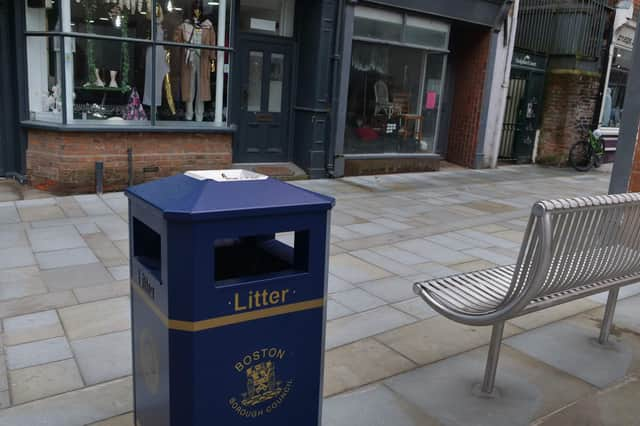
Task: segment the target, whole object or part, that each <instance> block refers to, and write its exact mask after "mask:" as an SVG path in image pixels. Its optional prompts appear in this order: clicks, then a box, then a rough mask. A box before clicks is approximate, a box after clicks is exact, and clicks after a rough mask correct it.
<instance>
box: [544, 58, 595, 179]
mask: <svg viewBox="0 0 640 426" xmlns="http://www.w3.org/2000/svg"><path fill="white" fill-rule="evenodd" d="M599 88H600V76H599V75H598V74H595V73H586V72H581V71H577V70H551V71H549V73H548V74H547V81H546V83H545V90H544V91H545V93H544V102H543V106H542V123H541V126H540V142H539V146H538V160H537V162H538V163H543V164H551V165H554V166H556V165H564V164H566V162H567V158H568V156H569V149H570V148H571V145H573V144H574V143H576V142H577V141H579V140H580V139H584V138H585V137H586V133H585V132H584V131H583V130H582V129H581V128H583V127H587V128H590V127H591V124H592V121H593V116H594V114H595V112H596V107H597V105H598V96H599Z"/></svg>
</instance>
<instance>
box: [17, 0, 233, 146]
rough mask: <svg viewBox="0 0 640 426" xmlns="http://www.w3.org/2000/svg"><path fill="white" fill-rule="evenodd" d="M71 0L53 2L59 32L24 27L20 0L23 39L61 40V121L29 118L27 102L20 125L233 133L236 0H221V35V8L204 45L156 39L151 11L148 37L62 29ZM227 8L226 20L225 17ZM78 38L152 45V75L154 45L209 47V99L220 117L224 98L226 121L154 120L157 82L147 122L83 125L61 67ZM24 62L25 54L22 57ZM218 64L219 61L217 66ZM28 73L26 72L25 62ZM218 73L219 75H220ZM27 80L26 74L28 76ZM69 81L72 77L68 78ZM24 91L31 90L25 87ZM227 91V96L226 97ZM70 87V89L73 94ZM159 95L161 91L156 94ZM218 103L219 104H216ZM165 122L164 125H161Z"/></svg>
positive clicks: (154, 0)
mask: <svg viewBox="0 0 640 426" xmlns="http://www.w3.org/2000/svg"><path fill="white" fill-rule="evenodd" d="M71 1H72V0H68V3H67V2H65V1H63V0H58V1H57V2H55V8H56V9H57V12H58V16H59V17H60V29H61V30H59V31H31V30H28V29H27V16H26V15H27V14H26V7H27V2H26V0H25V1H24V2H21V3H22V5H23V7H22V9H21V14H22V15H21V16H22V18H23V28H24V31H23V33H22V39H23V40H27V38H28V37H43V38H51V39H52V40H58V41H59V43H60V52H59V55H60V56H61V58H62V62H63V66H62V67H61V75H60V76H58V79H59V82H60V83H59V84H60V92H61V103H62V120H61V122H48V121H43V120H31V118H30V117H31V114H30V111H31V110H30V108H31V105H29V102H27V103H26V104H27V105H26V109H27V111H26V117H28V119H27V120H23V121H22V123H21V124H23V125H25V126H26V127H33V128H55V129H60V130H72V131H106V132H140V131H144V132H166V131H168V130H170V131H178V132H191V131H197V132H207V133H208V132H216V133H217V132H221V133H228V132H233V131H235V129H236V126H235V125H233V124H232V123H231V119H230V118H231V117H230V115H231V111H232V106H231V100H232V99H233V96H231V95H232V94H231V90H232V87H233V84H232V75H233V74H232V72H231V70H232V69H233V63H234V54H235V51H236V50H235V46H234V44H235V25H234V22H235V21H234V18H235V13H236V1H235V0H221V1H220V5H219V7H221V6H222V5H224V21H225V25H224V36H225V37H222V38H220V37H218V35H219V25H218V24H219V22H220V12H221V9H220V8H219V9H218V22H216V23H214V24H215V25H216V39H217V40H216V44H215V45H213V46H212V45H203V44H192V43H179V42H174V41H170V40H156V28H157V27H156V20H157V17H156V14H155V13H152V14H151V20H150V25H151V34H150V38H148V39H146V38H135V37H122V36H111V35H103V34H91V33H85V32H76V31H64V29H65V28H71V23H72V22H71V4H70V2H71ZM160 1H161V0H151V10H156V6H157V5H158V4H159V2H160ZM65 4H68V5H69V8H68V10H66V11H65V10H64V9H63V5H65ZM227 11H228V16H229V19H228V20H227ZM77 39H85V40H103V41H112V42H119V43H129V44H130V45H131V46H134V45H138V46H147V47H151V48H152V49H151V55H152V61H151V72H152V74H151V75H152V76H155V75H156V71H157V70H156V54H157V52H156V49H155V47H156V46H166V47H184V48H194V46H195V47H197V48H198V49H203V50H211V51H214V52H215V53H216V57H217V58H216V59H217V60H216V62H217V64H218V66H217V68H216V69H217V70H220V71H219V72H216V75H215V77H212V78H215V81H216V96H214V97H213V99H212V100H211V102H212V103H213V104H214V111H215V117H216V118H217V117H222V110H223V109H224V104H225V101H226V105H227V107H226V111H227V113H226V120H222V119H221V120H219V121H218V120H216V119H214V121H207V122H204V121H203V122H195V121H194V122H189V121H178V120H176V121H169V122H166V121H162V120H160V121H158V120H157V106H156V97H157V96H158V93H156V87H155V86H156V85H155V84H152V85H151V105H150V106H149V109H150V114H149V120H147V121H146V123H145V124H143V125H140V124H138V125H136V124H132V125H126V126H124V125H115V124H107V123H104V124H102V123H100V122H99V121H98V120H96V121H92V122H91V124H84V123H82V122H81V121H80V120H74V119H73V99H69V96H68V94H69V91H68V84H69V77H70V78H71V79H73V75H71V76H69V75H68V72H67V71H68V70H67V67H66V66H64V62H65V58H66V54H67V49H68V44H69V41H70V40H77ZM226 41H228V44H229V46H228V47H227V46H225V45H224V43H225V42H226ZM227 54H228V64H227V63H225V55H227ZM25 61H26V57H25ZM220 64H222V65H221V66H220ZM26 69H27V72H29V68H28V64H27V67H26ZM225 75H226V76H227V79H226V84H225V83H224V76H225ZM220 76H221V77H222V78H220ZM27 81H28V77H27ZM220 81H222V82H223V84H222V94H221V95H220V96H221V98H220V99H221V101H220V100H219V99H218V96H217V92H218V87H219V85H218V83H219V82H220ZM71 82H72V80H71ZM27 90H30V89H29V88H28V87H27ZM225 90H226V96H225ZM72 91H73V89H71V93H72ZM159 95H160V96H162V93H160V94H159ZM218 104H221V105H218ZM69 113H71V115H72V116H71V117H69ZM163 123H166V124H163Z"/></svg>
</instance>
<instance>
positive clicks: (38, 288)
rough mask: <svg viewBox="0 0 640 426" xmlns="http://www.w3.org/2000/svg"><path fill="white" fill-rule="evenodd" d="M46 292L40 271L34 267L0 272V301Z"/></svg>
mask: <svg viewBox="0 0 640 426" xmlns="http://www.w3.org/2000/svg"><path fill="white" fill-rule="evenodd" d="M46 292H47V288H46V287H45V285H44V282H43V281H42V278H41V275H40V271H39V270H38V268H37V267H35V266H27V267H24V268H16V269H2V270H0V301H1V300H9V299H17V298H20V297H26V296H32V295H35V294H42V293H46Z"/></svg>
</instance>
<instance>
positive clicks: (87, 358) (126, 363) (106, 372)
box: [71, 330, 131, 385]
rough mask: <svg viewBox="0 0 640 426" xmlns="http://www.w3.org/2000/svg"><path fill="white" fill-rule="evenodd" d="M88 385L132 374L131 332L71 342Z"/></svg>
mask: <svg viewBox="0 0 640 426" xmlns="http://www.w3.org/2000/svg"><path fill="white" fill-rule="evenodd" d="M71 346H72V348H73V353H74V354H75V356H76V360H77V362H78V367H80V373H81V374H82V377H83V379H84V381H85V383H86V384H87V385H94V384H96V383H100V382H106V381H109V380H113V379H117V378H119V377H124V376H127V375H129V374H131V332H130V331H129V330H127V331H121V332H117V333H109V334H103V335H100V336H94V337H88V338H86V339H78V340H74V341H72V342H71Z"/></svg>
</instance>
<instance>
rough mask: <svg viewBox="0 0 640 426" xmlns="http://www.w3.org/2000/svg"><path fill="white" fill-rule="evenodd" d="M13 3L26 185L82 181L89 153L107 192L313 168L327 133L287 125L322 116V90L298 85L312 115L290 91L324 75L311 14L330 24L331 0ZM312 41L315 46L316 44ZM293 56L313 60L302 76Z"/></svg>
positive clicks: (321, 34) (87, 174) (89, 173)
mask: <svg viewBox="0 0 640 426" xmlns="http://www.w3.org/2000/svg"><path fill="white" fill-rule="evenodd" d="M17 7H18V9H19V12H20V13H19V14H18V16H19V21H22V22H23V23H24V25H23V26H24V28H22V29H17V30H16V33H17V36H18V37H19V38H20V40H21V42H22V46H23V47H22V53H23V54H24V57H25V62H26V66H27V69H28V72H27V73H26V77H24V79H26V82H25V86H26V89H25V90H24V96H25V98H26V99H27V101H28V105H27V106H26V107H25V110H24V111H23V112H21V114H22V117H21V119H20V120H16V121H19V122H20V125H21V126H22V128H23V129H24V133H25V134H26V137H27V139H28V149H27V151H26V157H27V166H26V168H27V170H26V172H27V174H28V176H29V178H30V180H31V182H32V183H33V184H34V185H35V186H37V187H39V188H42V189H46V190H51V191H58V192H72V191H87V190H91V189H92V188H93V186H94V181H95V170H94V169H95V163H96V162H98V161H99V162H103V163H104V171H105V176H104V181H105V189H107V190H111V189H121V188H123V187H124V186H126V185H127V184H130V183H131V182H141V181H146V180H150V179H155V178H158V177H161V176H167V175H172V174H175V173H178V172H181V171H184V170H188V169H219V168H227V167H230V166H231V165H232V163H234V162H235V163H241V164H247V167H249V166H250V164H254V163H258V164H263V163H269V164H270V163H280V162H285V163H286V162H295V163H298V164H299V165H300V166H301V167H303V168H305V170H308V169H309V168H311V166H314V167H315V168H316V169H321V170H322V176H324V166H325V161H324V146H325V143H326V141H325V135H324V133H326V131H325V130H323V129H320V130H318V131H316V134H315V135H310V134H307V133H306V132H305V133H302V132H300V131H298V130H297V127H301V126H302V125H303V124H304V122H305V121H311V119H313V120H314V123H316V122H322V121H324V122H326V121H328V120H327V119H326V117H324V116H326V115H327V114H328V111H329V105H328V103H329V102H330V99H328V98H327V97H326V96H322V95H323V93H318V94H317V95H316V96H310V97H309V96H307V98H306V99H307V100H308V101H307V103H308V105H309V106H308V108H309V109H310V110H312V111H313V112H314V116H313V117H306V116H303V115H301V114H298V113H297V110H298V109H299V108H303V107H304V106H305V105H304V102H300V101H299V100H298V99H299V96H298V93H301V92H303V91H304V90H305V88H306V86H310V85H312V83H313V84H314V85H315V86H318V80H319V78H318V75H319V74H321V73H322V74H325V75H327V74H329V72H330V67H329V63H330V57H329V50H328V49H329V47H330V44H328V43H326V40H332V39H333V36H334V32H335V28H334V26H333V25H327V24H325V25H324V27H321V25H322V23H326V22H331V23H332V24H333V21H334V18H335V14H336V8H335V5H334V4H333V2H331V1H328V0H298V1H297V2H296V0H268V1H257V0H217V1H206V0H204V1H203V0H58V1H53V0H24V1H22V2H19V6H17ZM309 11H312V12H314V13H313V14H311V15H309V14H308V13H307V12H309ZM315 12H319V13H315ZM327 18H330V19H327ZM321 42H324V44H325V45H326V48H325V49H318V48H314V46H313V45H317V44H318V43H321ZM303 61H306V62H315V67H314V68H313V69H312V70H311V72H309V73H307V74H306V75H305V76H304V77H305V79H304V80H303V83H304V84H302V83H300V82H299V80H298V78H297V76H298V71H299V69H300V68H301V65H300V64H301V63H302V62H303ZM325 83H326V84H325V85H327V86H328V84H329V80H328V79H327V81H326V82H325ZM320 89H322V87H320ZM324 91H328V89H326V88H324ZM323 117H324V120H323V119H322V118H323ZM316 130H317V129H316ZM318 133H319V136H320V138H321V141H322V148H321V149H319V150H318V151H319V152H320V155H316V156H315V157H317V158H318V159H321V161H317V159H315V158H314V160H315V163H319V164H312V163H314V161H310V160H309V157H310V156H311V155H310V151H311V145H312V144H311V143H307V142H308V140H309V139H310V138H312V136H318ZM297 136H300V137H299V140H298V139H296V140H297V145H299V146H300V147H301V149H299V150H297V151H296V150H294V144H293V140H294V138H296V137H297ZM326 136H328V134H327V135H326ZM248 163H250V164H248ZM310 175H311V173H310ZM316 175H317V173H316ZM314 177H317V176H314Z"/></svg>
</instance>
